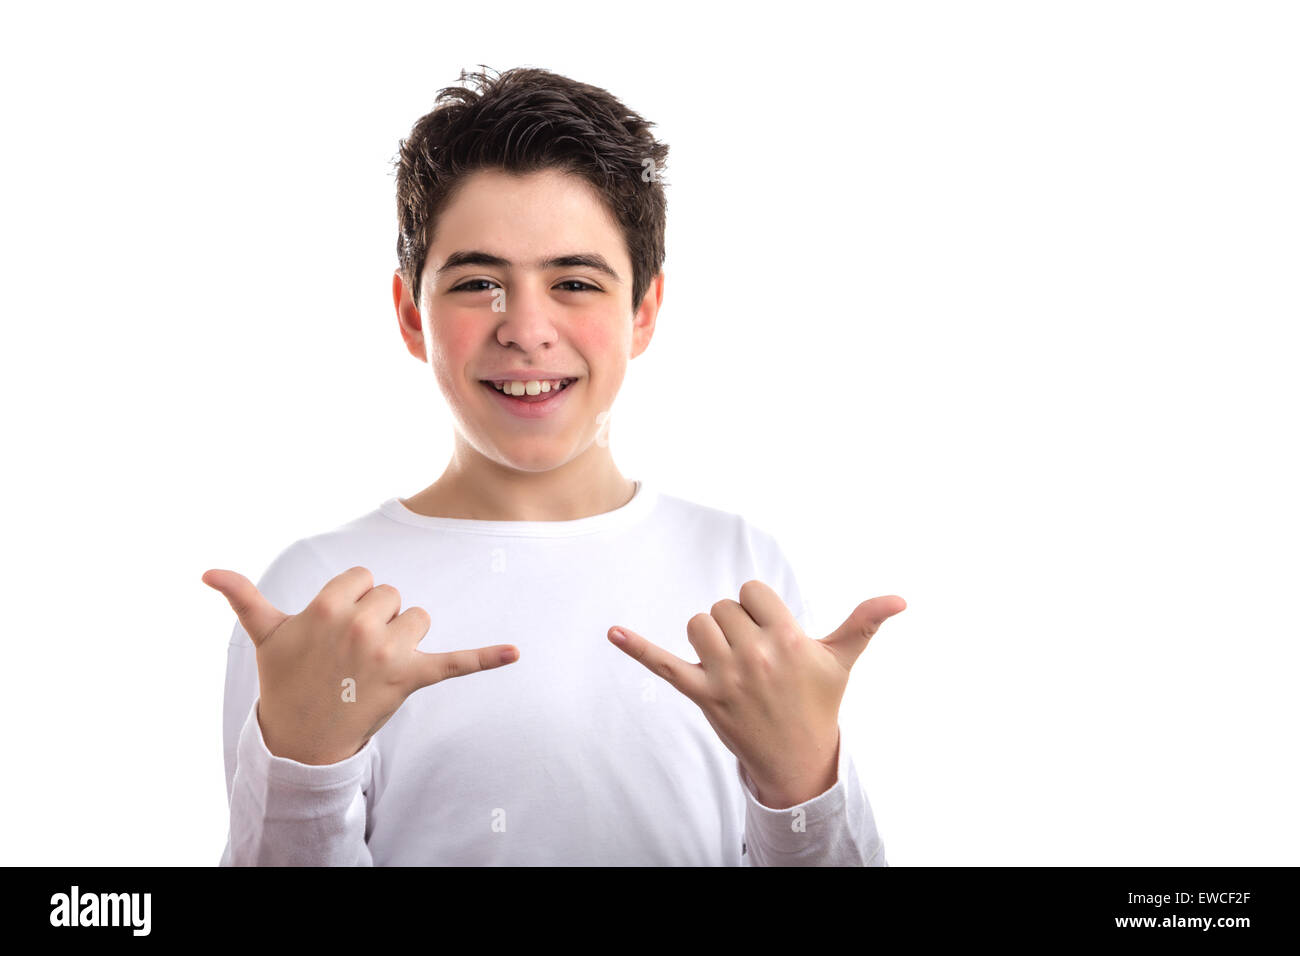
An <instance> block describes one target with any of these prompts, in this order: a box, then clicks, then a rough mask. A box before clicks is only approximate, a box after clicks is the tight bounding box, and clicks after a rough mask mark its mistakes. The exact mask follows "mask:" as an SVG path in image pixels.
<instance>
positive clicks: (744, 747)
mask: <svg viewBox="0 0 1300 956" xmlns="http://www.w3.org/2000/svg"><path fill="white" fill-rule="evenodd" d="M906 607H907V602H906V601H904V600H903V599H902V598H901V597H899V596H898V595H896V594H895V595H890V596H888V597H876V598H872V599H871V600H869V601H863V602H862V603H861V604H859V605H858V606H857V607H856V608H855V609H854V611H853V613H852V614H850V615H849V617H848V620H846V621H845V622H844V623H843V624H841V625H840V626H839V628H838V629H836V630H835V631H834V633H832V634H830V635H829V636H827V637H824V638H821V639H820V640H814V639H811V638H809V637H808V636H807V635H806V634H804V632H803V629H802V628H800V627H799V624H798V622H797V621H796V620H795V618H794V615H793V614H792V613H790V609H789V608H788V607H786V606H785V602H784V601H782V600H781V598H780V596H779V595H778V594H777V593H776V592H775V591H773V590H772V589H771V588H770V587H768V586H767V585H766V584H764V583H763V582H762V581H746V582H745V583H744V584H743V585H742V586H741V588H740V602H739V603H737V602H735V601H731V600H722V601H719V602H718V603H717V604H715V605H713V607H712V609H711V610H710V612H709V613H708V614H705V613H703V612H701V613H700V614H697V615H695V616H694V617H693V618H691V619H690V620H689V621H687V622H686V635H687V640H689V641H690V642H691V646H692V647H693V648H695V652H696V653H697V654H699V656H700V663H698V664H689V663H687V662H686V661H684V660H682V659H681V658H680V657H677V656H675V655H673V654H670V653H668V652H667V651H665V650H664V649H663V648H661V647H658V646H657V645H655V644H652V643H650V642H649V641H647V640H646V639H645V638H644V637H641V636H640V635H639V634H637V633H635V632H634V631H630V630H628V629H627V628H625V627H619V628H610V631H609V638H610V640H611V641H612V642H613V643H614V644H615V645H616V646H619V647H622V649H623V650H624V651H625V652H626V653H627V654H628V655H630V656H631V657H634V658H636V659H637V660H639V661H640V662H641V663H642V664H644V665H645V666H646V667H647V668H649V669H650V670H651V671H653V672H654V673H656V674H658V675H659V676H660V677H662V678H664V680H666V681H668V683H670V684H672V685H673V686H674V687H676V688H677V689H678V690H679V691H681V692H682V693H683V694H685V695H686V696H687V697H688V698H689V699H690V700H692V701H693V702H694V703H695V704H696V705H697V706H698V707H699V708H700V709H701V710H702V711H704V716H705V717H706V718H707V719H708V721H709V724H710V725H712V727H713V729H714V730H715V731H716V732H717V734H718V737H719V738H720V739H721V740H722V742H723V743H724V744H725V745H726V747H727V749H728V750H730V751H731V752H732V753H733V754H735V755H736V758H737V759H738V760H739V761H740V765H741V766H742V767H744V769H745V772H746V774H748V775H749V779H750V780H751V781H752V782H753V784H754V786H755V788H756V790H755V793H754V796H755V797H757V798H758V801H759V802H760V803H762V804H763V805H764V806H767V807H772V808H774V809H785V808H787V807H792V806H794V805H795V804H799V803H803V802H804V801H806V800H811V799H812V798H813V797H815V796H818V795H820V794H822V793H824V792H826V791H827V790H829V789H830V788H831V787H832V786H834V785H835V783H836V777H837V774H836V768H837V766H838V759H839V732H840V731H839V712H840V701H841V699H842V698H843V697H844V689H845V687H847V686H848V682H849V669H850V668H852V667H853V664H854V662H855V661H856V660H857V659H858V655H860V654H861V653H862V651H863V650H864V649H865V648H866V646H867V643H868V642H869V641H870V640H871V638H872V636H873V635H874V634H875V633H876V631H877V630H879V628H880V625H881V624H883V623H884V622H885V620H886V619H888V618H890V617H893V616H894V615H895V614H897V613H898V612H899V611H902V610H904V609H905V608H906ZM617 631H622V632H623V633H624V634H626V635H627V639H626V641H625V642H624V643H622V644H619V642H618V641H617V640H615V638H614V634H615V633H616V632H617Z"/></svg>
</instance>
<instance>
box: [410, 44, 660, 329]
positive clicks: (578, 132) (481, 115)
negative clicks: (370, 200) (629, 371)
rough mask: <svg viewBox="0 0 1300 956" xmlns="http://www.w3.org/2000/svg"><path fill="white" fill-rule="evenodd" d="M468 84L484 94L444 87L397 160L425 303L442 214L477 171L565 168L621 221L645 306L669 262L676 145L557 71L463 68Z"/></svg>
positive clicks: (414, 273)
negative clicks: (670, 173) (669, 192)
mask: <svg viewBox="0 0 1300 956" xmlns="http://www.w3.org/2000/svg"><path fill="white" fill-rule="evenodd" d="M479 65H480V66H483V64H479ZM494 72H495V71H494ZM460 79H461V80H462V81H464V80H466V79H469V80H472V81H474V82H475V83H476V85H477V86H478V91H477V92H475V91H473V90H470V89H468V88H464V87H459V86H449V87H446V88H445V89H443V90H440V91H439V92H438V95H437V98H436V100H435V103H436V104H437V105H436V106H435V107H434V109H433V111H432V112H430V113H428V114H426V115H424V116H422V117H421V118H420V119H419V120H417V121H416V123H415V125H414V126H413V127H411V135H410V136H409V137H407V138H406V139H404V140H402V141H401V148H400V152H399V157H398V159H397V160H396V161H395V162H394V165H395V166H396V172H397V222H398V237H397V259H398V263H399V268H400V271H401V274H402V277H403V278H404V279H405V280H406V283H407V285H408V286H409V287H410V289H411V295H412V298H413V300H414V302H415V305H416V307H417V308H418V307H419V305H420V273H421V272H422V271H423V269H424V260H425V257H426V255H427V254H428V251H429V244H430V243H431V242H432V241H433V237H434V230H435V228H436V226H437V221H438V216H439V215H440V214H441V213H442V211H443V210H444V209H446V207H447V205H448V204H449V203H450V201H451V199H452V197H453V196H454V195H455V194H456V191H457V189H458V188H459V186H460V185H461V184H462V183H463V182H464V180H465V179H466V177H467V176H468V175H469V174H471V173H473V172H476V171H478V170H480V169H496V170H501V171H504V172H511V173H530V172H535V171H537V170H541V169H560V170H562V171H564V172H568V173H573V174H576V175H578V176H580V177H582V178H583V179H585V180H586V181H587V182H589V183H590V184H591V185H592V186H594V187H595V188H596V190H597V191H598V192H599V193H600V194H601V196H602V197H603V198H604V202H605V205H606V206H607V207H608V209H609V211H610V213H611V214H612V215H613V217H614V220H615V221H616V222H617V223H618V224H619V228H620V229H621V230H622V233H623V240H624V243H625V244H626V246H627V253H628V258H629V259H631V261H632V308H633V310H635V309H636V307H637V306H638V305H640V303H641V298H642V296H644V295H645V293H646V290H647V289H649V288H650V282H651V280H653V279H654V277H655V276H656V275H658V273H659V270H660V269H661V268H662V267H663V261H664V225H665V223H666V221H667V201H666V200H665V198H664V190H663V182H662V179H661V177H662V170H663V164H664V161H665V160H666V159H667V156H668V147H667V145H665V144H663V143H660V142H658V141H656V140H655V138H654V137H653V136H652V135H651V134H650V127H651V126H654V125H655V124H654V123H650V122H647V121H646V120H644V119H642V118H641V117H640V116H638V115H637V114H636V113H633V112H632V111H631V110H629V109H628V108H627V107H625V106H624V105H623V104H622V103H620V102H619V101H618V100H617V99H615V98H614V97H613V96H612V95H611V94H610V93H608V92H606V91H605V90H602V89H600V88H599V87H595V86H590V85H588V84H586V83H579V82H578V81H576V80H571V79H568V78H567V77H564V76H560V75H559V74H556V73H552V72H550V71H549V70H542V69H531V68H519V69H513V70H507V71H506V72H505V73H501V74H498V75H497V76H496V77H489V76H488V75H487V74H486V73H484V72H476V73H466V72H465V71H464V70H461V74H460Z"/></svg>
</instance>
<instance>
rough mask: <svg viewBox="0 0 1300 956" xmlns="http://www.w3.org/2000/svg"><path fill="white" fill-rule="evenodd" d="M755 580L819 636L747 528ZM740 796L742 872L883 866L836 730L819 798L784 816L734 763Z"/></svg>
mask: <svg viewBox="0 0 1300 956" xmlns="http://www.w3.org/2000/svg"><path fill="white" fill-rule="evenodd" d="M750 541H751V550H752V553H753V555H754V561H755V567H756V568H757V569H758V577H759V579H760V580H762V581H763V582H764V583H766V584H768V585H769V586H770V587H771V588H772V589H773V590H774V591H776V592H777V593H778V594H780V595H781V598H782V600H784V601H785V603H786V606H787V607H789V608H790V610H791V612H792V613H793V614H794V615H795V619H796V620H797V621H798V622H799V626H800V627H802V628H803V630H804V633H805V634H807V635H808V636H809V637H811V638H817V637H820V636H822V635H820V634H819V633H818V631H817V625H816V621H815V620H814V619H813V613H812V607H811V606H810V605H809V603H808V602H807V601H806V600H805V598H804V595H803V593H802V591H801V590H800V587H799V583H798V580H797V579H796V578H795V574H794V570H793V569H792V568H791V566H790V562H789V561H788V560H786V557H785V554H784V553H783V552H782V550H781V547H780V545H779V544H777V542H776V539H775V538H773V537H772V536H771V535H769V534H767V533H766V532H763V531H761V530H759V529H757V528H754V527H753V526H750ZM736 773H737V775H738V776H739V778H740V784H741V788H742V790H743V791H744V794H745V838H744V844H745V845H744V848H743V850H742V853H741V865H742V866H888V865H889V863H888V862H887V861H886V859H885V845H884V843H883V842H882V841H881V839H880V834H879V833H878V832H877V830H876V820H875V815H874V814H873V813H872V812H871V803H870V802H869V801H868V800H867V793H866V790H865V789H863V786H862V783H861V782H860V781H859V779H858V773H857V767H856V766H855V765H854V763H853V752H852V743H851V740H850V737H849V735H847V734H845V732H844V728H843V727H842V726H841V727H840V740H839V754H838V757H837V763H836V778H835V783H834V784H833V785H832V786H831V788H830V789H829V790H827V791H825V792H824V793H821V794H819V795H818V796H816V797H813V798H812V799H810V800H806V801H805V802H803V803H800V804H797V805H795V806H793V807H788V808H786V809H783V810H778V809H774V808H772V807H768V806H764V805H763V804H762V803H760V802H759V801H758V798H757V797H756V796H755V795H754V788H753V782H752V781H751V780H750V779H749V776H748V774H746V773H745V770H744V768H743V767H742V766H741V765H740V761H739V760H737V761H736Z"/></svg>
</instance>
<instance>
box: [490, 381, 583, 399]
mask: <svg viewBox="0 0 1300 956" xmlns="http://www.w3.org/2000/svg"><path fill="white" fill-rule="evenodd" d="M572 381H573V379H571V378H561V379H556V380H554V381H549V382H540V381H537V380H536V379H534V380H532V381H530V382H493V383H492V385H493V387H494V388H495V389H496V390H497V391H498V392H505V393H506V394H507V395H540V394H542V392H551V391H556V392H558V391H559V390H560V386H561V385H567V384H568V383H570V382H572Z"/></svg>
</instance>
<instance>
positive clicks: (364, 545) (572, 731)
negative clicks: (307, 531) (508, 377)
mask: <svg viewBox="0 0 1300 956" xmlns="http://www.w3.org/2000/svg"><path fill="white" fill-rule="evenodd" d="M357 565H362V566H364V567H366V568H369V569H370V571H371V572H372V573H373V575H374V580H375V583H376V584H391V585H393V586H394V587H396V588H397V590H398V591H399V592H400V594H401V600H402V610H405V609H406V608H408V607H410V606H411V605H419V606H421V607H423V608H424V609H425V610H426V611H428V612H429V616H430V617H431V618H432V625H431V626H430V628H429V632H428V633H427V634H426V635H425V637H424V639H423V640H422V641H421V643H420V645H419V650H421V651H428V652H434V651H448V650H460V649H463V648H475V647H481V646H485V645H491V644H514V645H515V646H516V647H518V648H519V658H518V660H516V661H515V662H514V663H512V664H508V665H505V666H502V667H500V668H496V669H493V670H488V671H481V672H478V673H474V674H469V675H465V676H461V677H454V678H449V679H447V680H444V681H442V682H440V683H437V684H434V685H432V686H429V687H425V688H422V689H420V690H418V691H416V692H415V693H414V694H412V695H411V696H410V697H408V698H407V700H406V702H405V703H403V704H402V706H401V707H400V708H399V709H398V711H397V712H396V713H395V714H394V715H393V716H392V718H390V719H389V721H388V722H387V723H386V724H385V725H384V726H383V727H382V728H380V730H379V731H378V732H377V733H376V734H374V736H372V737H371V739H370V740H369V741H368V742H367V743H366V745H365V746H364V747H363V748H362V749H361V750H360V751H358V752H357V753H356V754H354V755H353V756H351V757H349V758H347V759H346V760H343V761H340V762H338V763H334V764H327V765H308V764H303V763H299V762H297V761H295V760H291V759H288V758H284V757H276V756H273V755H272V754H271V753H270V752H269V751H268V750H267V748H266V744H265V742H264V741H263V739H262V734H261V728H260V726H259V724H258V720H257V710H256V706H257V698H258V678H257V657H256V651H255V649H254V646H253V644H252V641H251V640H250V639H249V637H248V634H247V633H246V632H245V631H244V629H243V627H242V626H241V625H240V624H238V623H236V625H235V628H234V632H233V633H232V635H231V638H230V647H229V649H228V662H227V670H226V689H225V713H224V735H225V762H226V787H227V795H228V796H229V799H230V830H229V838H228V841H227V844H226V849H225V852H224V853H223V855H222V858H221V865H222V866H231V865H234V866H246V865H343V866H353V865H362V866H369V865H380V866H384V865H397V866H403V865H472V866H478V865H523V866H530V865H594V866H598V865H615V866H622V865H669V866H671V865H688V866H690V865H695V866H700V865H702V866H742V865H743V866H764V865H831V866H864V865H865V866H886V865H888V864H887V863H886V861H885V851H884V846H883V844H882V843H881V840H880V837H879V835H878V834H877V832H876V825H875V820H874V818H873V816H872V812H871V806H870V804H869V803H868V801H867V796H866V793H865V792H864V790H863V788H862V785H861V784H860V783H859V781H858V777H857V772H856V770H855V768H854V764H853V758H852V753H851V749H852V741H851V740H850V739H849V736H848V735H847V734H845V733H844V732H843V728H841V735H840V749H839V764H838V778H837V780H836V783H835V784H834V786H832V787H831V788H830V789H829V790H827V791H826V792H825V793H822V794H820V795H819V796H816V797H814V798H812V799H810V800H808V801H806V802H804V803H801V804H798V805H797V806H795V807H791V808H786V809H772V808H770V807H765V806H764V805H762V804H761V803H759V802H758V800H757V799H756V798H755V797H754V795H753V792H752V790H751V788H750V781H749V780H748V779H747V777H746V775H745V773H744V771H743V769H742V768H741V766H740V763H739V761H738V760H737V759H736V757H735V756H734V755H733V754H732V753H731V752H730V751H729V750H728V749H727V748H726V747H725V746H724V745H723V743H722V742H721V740H719V738H718V736H717V734H716V733H715V732H714V730H713V728H712V727H711V726H710V725H709V723H708V720H707V719H706V718H705V716H704V714H703V712H702V711H701V710H700V708H699V707H698V706H697V705H696V704H695V703H694V702H692V701H691V700H690V699H688V698H687V697H686V696H685V695H683V694H682V693H680V692H679V691H678V690H676V688H674V687H673V686H672V685H671V684H669V683H667V682H666V681H664V680H663V679H662V678H660V677H658V676H657V675H655V674H653V673H651V672H650V671H649V670H648V669H647V668H646V667H644V666H643V665H642V664H640V663H639V662H637V661H636V660H633V659H632V658H631V657H629V656H628V655H626V654H625V653H624V652H623V651H621V650H619V649H618V648H617V647H615V646H614V645H613V644H611V643H610V642H609V640H608V638H607V637H606V635H607V633H608V630H609V628H610V627H611V626H612V625H615V624H622V625H625V626H627V627H629V628H631V629H632V630H634V631H636V632H637V633H639V634H641V635H643V636H644V637H646V638H647V639H648V640H650V641H653V642H654V643H656V644H658V645H659V646H660V647H663V648H665V649H667V650H669V651H671V652H672V653H674V654H676V655H677V656H678V657H680V658H682V659H683V660H687V661H695V660H698V657H697V656H696V654H695V653H694V649H693V648H692V647H691V645H690V643H689V641H688V640H687V637H686V622H687V621H688V620H689V619H690V618H691V617H692V616H693V615H695V614H697V613H699V612H701V611H705V612H707V611H708V610H709V608H711V607H712V605H713V604H714V603H715V602H717V601H719V600H721V599H722V598H728V597H729V598H731V599H732V600H736V599H737V598H738V597H739V591H740V586H741V585H742V584H743V583H744V582H745V581H747V580H750V579H751V578H757V579H759V580H761V581H763V582H764V583H766V584H768V585H769V586H771V587H772V588H773V590H775V591H776V592H777V593H778V594H779V595H781V597H782V599H783V600H784V601H785V603H786V605H787V606H788V607H789V608H790V610H791V612H792V613H793V614H794V615H795V617H796V618H797V619H798V621H799V623H800V625H801V626H802V627H803V628H804V631H805V633H807V634H808V635H809V636H810V637H818V636H822V635H818V634H817V633H816V632H815V631H814V630H813V627H814V625H813V622H812V618H811V614H810V611H809V608H808V607H806V606H805V604H804V601H803V598H802V596H801V594H800V591H799V588H798V585H797V584H796V581H795V577H794V574H793V572H792V571H791V568H790V566H789V564H788V563H787V562H786V559H785V557H784V555H783V554H782V552H781V550H780V548H779V546H778V545H777V543H776V541H775V539H773V538H772V537H771V536H770V535H768V534H767V533H765V532H763V531H761V530H759V529H757V528H755V527H754V526H752V525H750V524H749V523H748V522H746V521H745V520H744V519H743V518H742V517H740V516H739V515H734V514H729V513H727V512H723V511H719V510H716V509H713V508H708V507H705V506H702V505H698V504H694V503H692V502H689V501H685V500H682V499H680V498H676V497H672V496H670V495H666V494H660V493H657V492H656V491H655V490H654V489H653V488H651V487H648V486H647V484H646V483H645V482H637V490H636V493H635V495H634V496H633V498H632V500H631V501H629V502H628V503H627V504H626V505H624V506H623V507H621V508H618V509H616V510H614V511H609V512H605V513H603V514H598V515H592V516H590V517H586V518H578V519H575V520H571V521H481V520H470V519H461V518H435V517H429V516H426V515H420V514H416V513H415V512H413V511H411V510H409V509H408V508H407V507H406V506H404V505H403V504H402V503H401V501H400V500H399V499H398V498H390V499H388V500H387V501H385V502H384V503H383V504H382V505H380V506H379V507H378V508H377V509H376V510H374V511H372V512H370V513H369V514H366V515H363V516H362V517H359V518H357V519H355V520H353V521H350V522H348V523H347V524H344V525H342V526H340V527H338V528H336V529H335V530H333V531H328V532H325V533H321V534H317V535H314V536H311V537H308V538H303V539H300V540H298V541H296V542H294V543H293V544H291V545H290V546H289V547H288V548H286V549H285V550H284V551H282V552H281V553H280V554H279V555H278V556H277V557H276V559H275V560H274V561H273V562H272V563H271V565H270V566H269V567H268V568H267V570H266V572H265V573H264V574H263V575H262V577H261V579H260V580H259V581H258V582H257V586H258V589H259V590H260V591H261V592H262V594H263V595H265V596H266V598H267V599H268V600H269V601H270V602H271V603H272V604H274V605H275V606H276V607H277V608H279V609H280V610H281V611H283V612H285V613H286V614H297V613H299V612H300V611H302V610H303V608H305V607H306V606H307V604H309V603H310V602H311V601H312V599H313V598H315V596H316V595H317V594H318V593H319V592H320V589H321V588H322V587H323V586H324V585H325V584H326V582H327V581H329V580H330V579H331V578H333V577H334V576H336V575H338V574H340V573H341V572H343V571H345V570H347V569H348V568H351V567H354V566H357Z"/></svg>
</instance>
